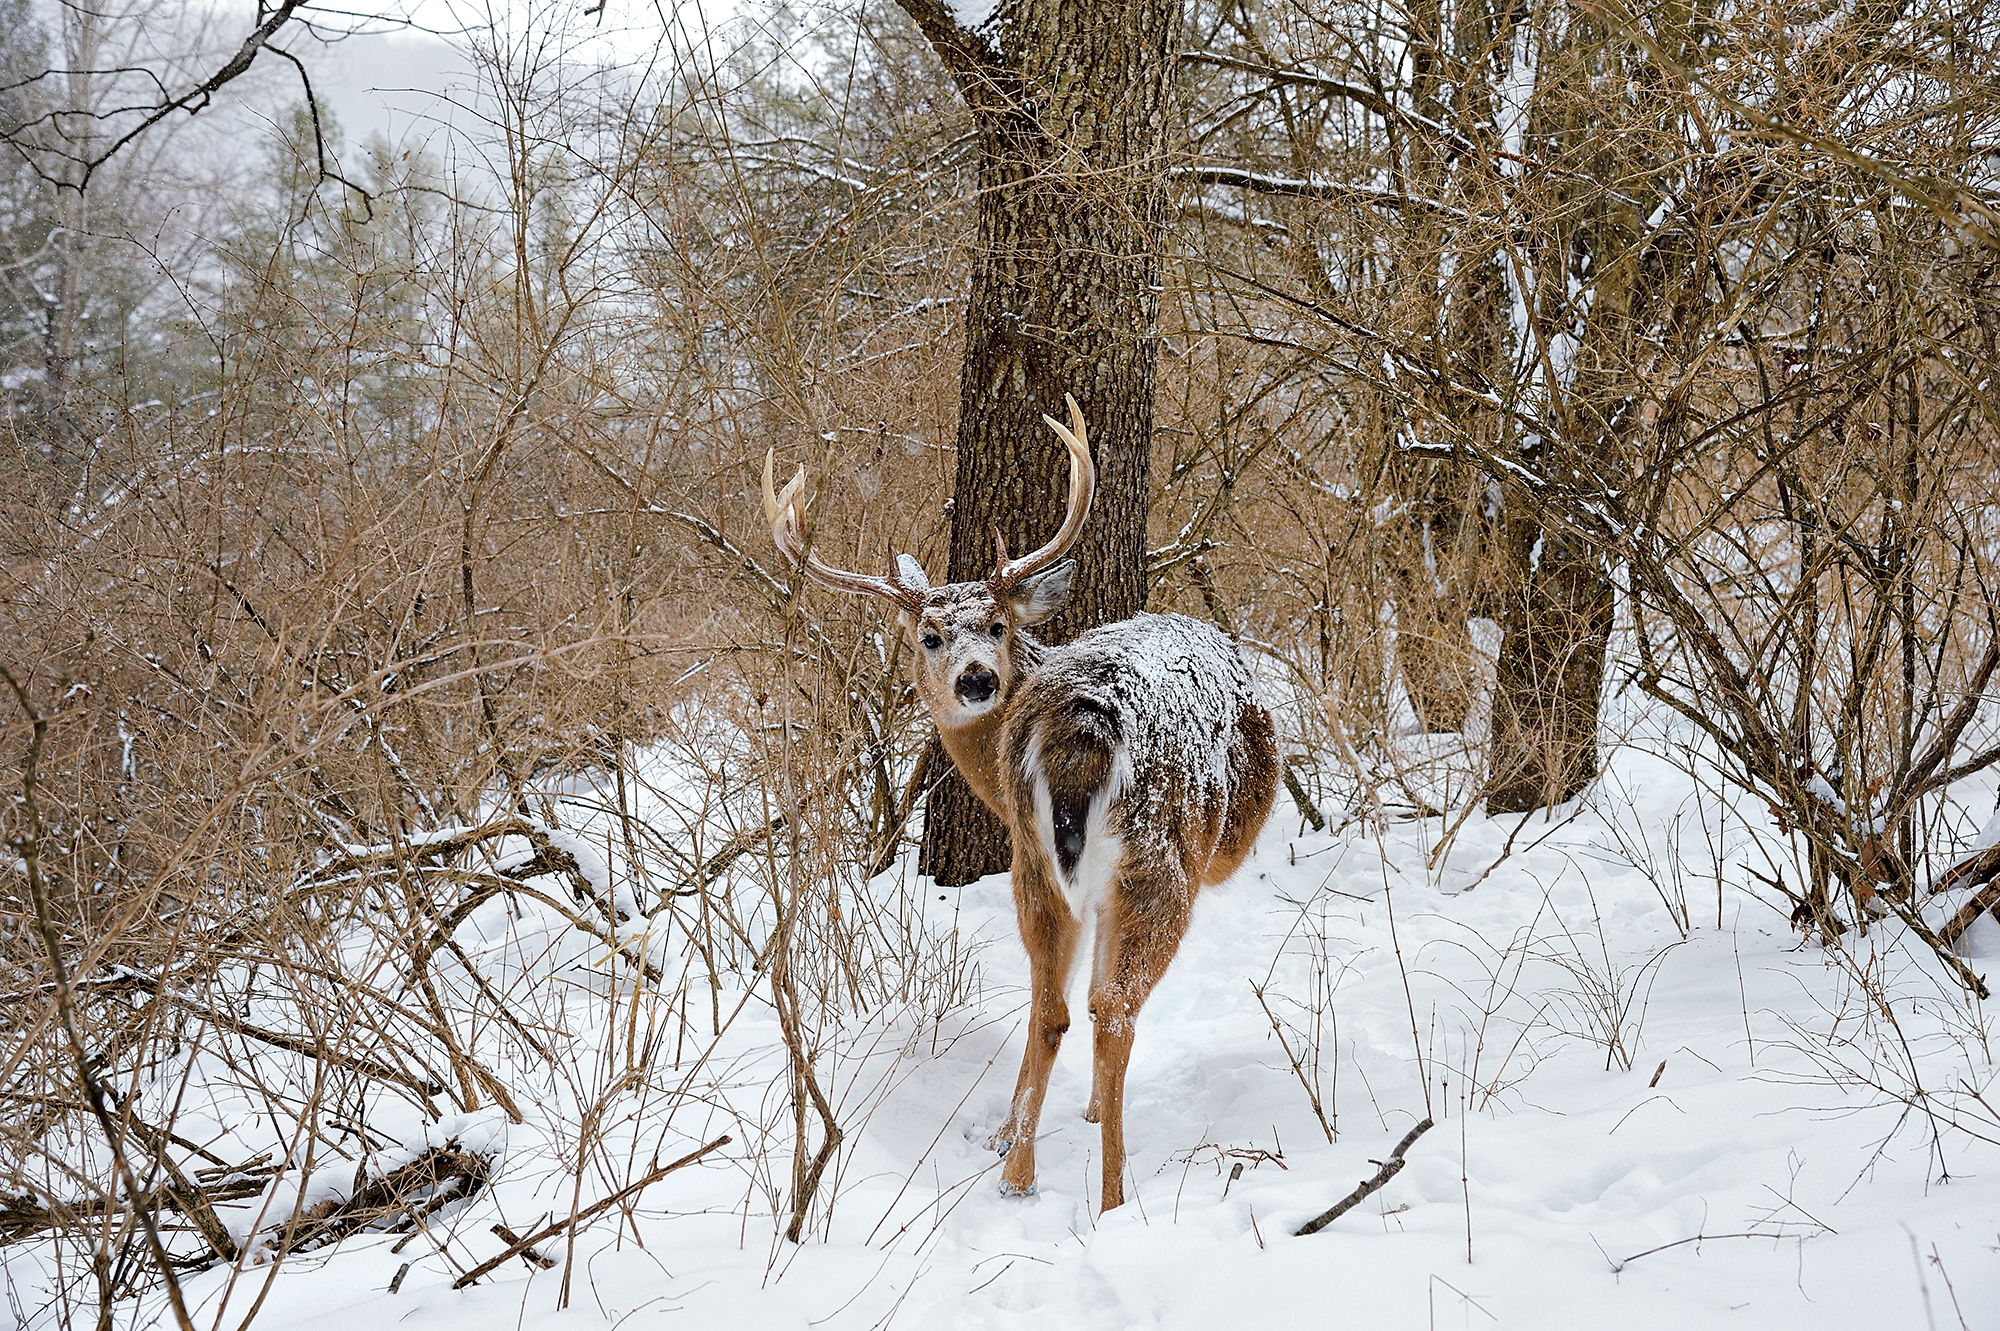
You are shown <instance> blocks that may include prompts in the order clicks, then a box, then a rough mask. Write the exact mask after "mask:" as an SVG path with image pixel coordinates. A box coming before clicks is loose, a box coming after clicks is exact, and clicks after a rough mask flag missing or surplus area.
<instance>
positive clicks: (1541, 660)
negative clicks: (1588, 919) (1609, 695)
mask: <svg viewBox="0 0 2000 1331" xmlns="http://www.w3.org/2000/svg"><path fill="white" fill-rule="evenodd" d="M1507 546H1508V550H1507V553H1508V557H1509V560H1510V562H1511V564H1512V565H1513V567H1512V570H1511V572H1512V574H1513V576H1512V577H1511V578H1510V580H1509V582H1510V585H1509V588H1508V591H1507V595H1506V620H1505V623H1504V624H1503V625H1502V628H1503V631H1504V633H1505V636H1504V637H1503V638H1502V639H1501V641H1500V659H1499V661H1498V662H1497V663H1496V665H1495V670H1494V674H1495V679H1494V690H1493V741H1492V761H1491V763H1490V764H1489V767H1488V777H1487V787H1486V807H1487V809H1488V811H1489V812H1492V813H1526V812H1527V811H1528V810H1530V809H1537V808H1541V807H1543V806H1544V805H1550V804H1560V803H1562V802H1563V801H1564V800H1566V799H1570V798H1572V797H1574V796H1576V795H1577V794H1579V793H1581V792H1582V791H1583V790H1584V788H1585V787H1587V786H1589V785H1590V783H1591V782H1592V781H1594V780H1596V778H1597V702H1598V697H1599V695H1600V694H1601V693H1602V692H1603V689H1604V653H1605V647H1606V643H1607V641H1608V639H1609V637H1610V634H1611V618H1612V609H1613V602H1612V588H1611V581H1610V579H1609V578H1607V577H1606V576H1605V574H1604V569H1603V566H1602V563H1601V560H1600V559H1599V557H1598V556H1597V554H1596V553H1595V552H1594V551H1593V550H1592V549H1591V547H1590V545H1589V543H1587V542H1585V541H1582V540H1579V539H1577V538H1576V537H1573V536H1569V535H1566V534H1564V533H1561V532H1558V531H1553V530H1547V529H1545V528H1543V527H1542V525H1541V523H1540V522H1539V521H1538V520H1536V519H1535V518H1532V517H1516V518H1513V519H1511V520H1510V521H1509V522H1508V524H1507Z"/></svg>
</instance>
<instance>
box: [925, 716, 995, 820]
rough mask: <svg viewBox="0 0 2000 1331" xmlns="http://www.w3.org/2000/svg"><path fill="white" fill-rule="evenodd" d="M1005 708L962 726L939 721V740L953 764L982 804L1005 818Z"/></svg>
mask: <svg viewBox="0 0 2000 1331" xmlns="http://www.w3.org/2000/svg"><path fill="white" fill-rule="evenodd" d="M1006 714H1007V709H1006V708H1005V707H995V708H994V709H993V710H992V711H990V712H988V713H987V714H986V715H984V716H982V717H980V718H979V719H978V720H977V721H972V722H968V723H967V724H965V725H962V726H948V725H945V724H944V723H942V722H940V723H939V724H938V739H939V740H940V741H942V742H943V744H944V751H945V752H946V753H948V754H950V755H951V761H952V764H953V766H955V767H957V768H958V771H959V774H960V775H961V776H963V777H964V778H965V784H967V785H968V786H971V787H972V793H973V794H975V795H977V796H979V800H980V803H982V804H984V805H985V806H986V807H987V808H989V809H991V810H993V812H995V813H997V814H1000V815H1001V816H1002V817H1005V816H1006V815H1005V813H1004V812H1003V811H1002V810H1001V808H1000V725H1001V721H1002V719H1003V718H1004V717H1005V716H1006Z"/></svg>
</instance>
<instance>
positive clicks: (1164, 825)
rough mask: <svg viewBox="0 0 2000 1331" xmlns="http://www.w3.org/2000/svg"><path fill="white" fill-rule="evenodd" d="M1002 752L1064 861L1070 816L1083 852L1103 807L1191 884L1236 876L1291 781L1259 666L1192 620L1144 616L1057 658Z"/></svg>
mask: <svg viewBox="0 0 2000 1331" xmlns="http://www.w3.org/2000/svg"><path fill="white" fill-rule="evenodd" d="M1001 744H1002V754H1003V763H1004V765H1003V771H1005V772H1007V773H1008V776H1009V778H1010V779H1009V780H1008V781H1007V783H1006V784H1007V785H1009V786H1010V787H1012V790H1011V791H1010V795H1011V796H1012V798H1013V800H1014V802H1015V804H1016V807H1017V810H1018V811H1019V814H1028V813H1030V812H1031V811H1033V812H1034V813H1035V814H1037V815H1038V816H1039V817H1040V818H1042V819H1045V820H1048V821H1049V822H1050V823H1051V826H1050V827H1049V828H1046V829H1043V830H1044V833H1045V836H1046V837H1047V844H1048V845H1049V846H1050V847H1052V848H1053V849H1054V850H1055V851H1056V854H1057V857H1058V858H1059V859H1060V860H1065V861H1068V860H1071V859H1072V857H1071V856H1069V855H1065V854H1064V853H1063V852H1064V849H1065V846H1066V841H1065V836H1066V822H1065V820H1066V813H1065V810H1066V808H1067V809H1068V815H1067V818H1068V822H1069V823H1071V824H1074V827H1073V828H1070V829H1069V831H1068V834H1069V835H1070V836H1073V837H1074V839H1075V847H1076V849H1077V850H1078V851H1079V852H1080V850H1081V847H1082V845H1083V841H1082V837H1083V825H1084V822H1085V821H1087V820H1089V819H1090V817H1091V816H1092V815H1090V813H1089V812H1088V811H1089V809H1090V807H1091V806H1093V805H1094V806H1096V807H1097V808H1098V809H1099V810H1101V816H1102V817H1103V818H1104V819H1107V820H1108V821H1107V822H1106V824H1105V830H1106V831H1108V832H1110V833H1112V834H1114V835H1117V836H1118V837H1120V838H1121V839H1122V842H1123V844H1124V846H1125V852H1126V853H1125V857H1126V858H1127V859H1128V860H1132V861H1135V862H1139V861H1143V862H1145V863H1163V864H1169V865H1174V866H1177V867H1178V869H1179V871H1180V874H1181V876H1183V877H1184V878H1185V879H1187V880H1188V882H1189V886H1200V885H1202V884H1206V883H1215V882H1219V881H1221V880H1222V879H1223V878H1226V877H1227V876H1228V875H1229V874H1230V872H1232V871H1233V870H1234V869H1235V868H1236V866H1237V864H1239V863H1240V862H1241V861H1242V858H1243V856H1244V855H1245V854H1247V853H1248V851H1249V848H1250V843H1251V842H1252V841H1254V840H1255V839H1256V835H1257V832H1258V830H1259V829H1260V828H1261V827H1262V826H1263V822H1264V818H1265V815H1267V814H1268V813H1269V812H1270V808H1271V801H1272V796H1273V794H1274V792H1275V789H1276V785H1277V775H1278V766H1277V761H1278V760H1277V750H1276V745H1275V743H1274V741H1273V738H1272V731H1271V719H1270V714H1269V713H1268V712H1266V711H1265V709H1264V706H1263V704H1262V703H1261V702H1260V701H1259V699H1258V697H1257V690H1256V685H1255V683H1254V681H1253V680H1252V677H1251V674H1250V668H1249V666H1248V665H1247V664H1245V662H1244V661H1243V658H1242V656H1241V655H1240V654H1239V653H1238V652H1237V650H1236V644H1235V643H1233V642H1231V641H1230V640H1229V638H1228V637H1227V636H1225V635H1224V634H1222V633H1221V632H1220V631H1218V630H1217V629H1215V628H1212V627H1211V626H1209V625H1207V624H1203V623H1201V622H1200V621H1198V620H1193V619H1189V618H1187V617H1185V616H1183V615H1150V614H1142V615H1137V616H1135V617H1133V618H1131V619H1127V620H1122V621H1120V622H1118V623H1116V624H1106V625H1104V626H1102V627H1100V628H1095V629H1092V630H1090V631H1089V632H1088V633H1085V634H1082V635H1081V636H1079V637H1077V638H1076V639H1075V640H1073V641H1071V642H1069V643H1066V644H1064V645H1062V646H1060V647H1052V648H1048V649H1046V650H1045V651H1044V653H1043V655H1042V658H1041V660H1040V662H1039V664H1038V665H1037V666H1036V667H1035V668H1034V670H1033V671H1032V673H1031V674H1030V676H1029V677H1028V679H1027V680H1026V681H1024V683H1023V685H1022V687H1021V688H1020V690H1019V691H1018V692H1017V694H1016V696H1015V698H1014V699H1013V700H1012V702H1011V703H1010V705H1009V707H1008V714H1007V718H1006V721H1005V723H1004V726H1003V732H1002V739H1001ZM1038 783H1039V785H1040V789H1041V790H1043V791H1045V792H1047V793H1045V794H1043V795H1040V796H1038V795H1037V788H1038ZM1065 800H1067V801H1068V803H1067V805H1066V804H1065ZM1019 825H1020V823H1019V821H1018V815H1017V821H1016V826H1019ZM1134 852H1137V853H1138V854H1137V855H1136V856H1135V855H1134ZM1063 868H1064V871H1065V873H1067V872H1068V870H1069V868H1070V864H1069V863H1065V864H1064V865H1063Z"/></svg>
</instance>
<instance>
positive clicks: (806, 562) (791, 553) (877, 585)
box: [764, 449, 930, 611]
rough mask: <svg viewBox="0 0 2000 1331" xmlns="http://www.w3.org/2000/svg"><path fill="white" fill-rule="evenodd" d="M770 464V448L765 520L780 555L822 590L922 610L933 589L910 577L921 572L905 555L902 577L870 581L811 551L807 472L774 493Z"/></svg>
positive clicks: (900, 564)
mask: <svg viewBox="0 0 2000 1331" xmlns="http://www.w3.org/2000/svg"><path fill="white" fill-rule="evenodd" d="M771 463H772V454H771V452H770V451H769V450H768V449H767V450H766V451H765V453H764V520H765V521H766V522H769V523H770V524H771V540H772V542H773V543H774V544H776V545H777V547H778V551H779V553H780V554H782V555H784V557H785V558H787V559H789V560H791V561H792V563H794V564H796V565H798V567H799V568H801V569H803V570H804V571H805V575H806V576H807V577H809V578H811V579H812V580H813V581H814V582H817V583H819V584H820V585H821V586H822V587H831V588H833V589H834V590H835V591H837V592H851V593H853V594H855V595H858V596H859V595H865V596H879V597H881V598H882V599H883V600H885V601H887V602H889V603H890V604H891V605H894V606H895V607H896V608H897V609H899V610H909V611H915V610H917V609H919V608H921V607H922V605H923V603H924V593H925V592H927V591H929V590H930V586H929V584H928V583H924V582H919V581H917V580H916V579H915V578H912V577H910V576H908V575H909V574H910V573H911V571H912V570H915V571H916V572H917V573H918V575H919V576H921V572H922V570H921V569H917V566H916V561H915V560H913V559H909V558H908V557H907V556H905V557H904V559H902V560H899V561H898V567H899V568H900V569H901V570H902V572H903V576H899V577H895V578H871V577H869V576H868V575H867V574H865V573H850V572H849V571H848V570H846V569H844V568H835V567H834V566H833V565H831V564H829V563H827V562H826V561H825V560H823V559H821V558H820V557H819V556H818V555H816V554H814V553H813V552H812V551H811V550H810V549H808V548H807V546H806V538H805V530H804V528H805V499H804V497H803V492H804V490H805V488H806V469H805V468H804V467H800V468H799V469H798V472H797V474H796V475H794V476H793V477H792V479H791V480H790V481H788V482H786V484H785V488H784V489H783V490H782V491H773V490H772V488H771Z"/></svg>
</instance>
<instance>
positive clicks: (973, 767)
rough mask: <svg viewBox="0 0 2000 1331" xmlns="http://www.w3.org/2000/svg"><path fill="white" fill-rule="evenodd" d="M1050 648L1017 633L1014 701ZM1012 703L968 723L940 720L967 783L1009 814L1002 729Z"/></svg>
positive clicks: (996, 810) (944, 739) (985, 801)
mask: <svg viewBox="0 0 2000 1331" xmlns="http://www.w3.org/2000/svg"><path fill="white" fill-rule="evenodd" d="M1045 650H1047V649H1046V648H1045V647H1044V646H1043V644H1042V643H1041V642H1040V641H1039V640H1038V639H1036V638H1035V637H1034V636H1033V635H1032V634H1028V633H1016V634H1015V635H1014V643H1013V675H1014V678H1013V682H1012V683H1011V684H1010V685H1009V687H1008V690H1007V697H1008V700H1009V701H1010V702H1011V700H1012V698H1013V696H1014V691H1015V690H1016V689H1019V688H1020V687H1021V682H1022V680H1024V679H1025V678H1026V677H1027V676H1028V675H1029V674H1031V673H1032V672H1033V671H1034V670H1035V668H1036V667H1037V666H1039V665H1041V663H1042V653H1043V652H1044V651H1045ZM1007 711H1008V704H1007V703H1004V702H1003V703H1002V704H1001V705H1000V706H998V707H995V708H994V709H993V710H991V711H989V712H987V713H986V715H984V716H982V717H980V718H979V719H978V720H977V721H968V722H966V723H965V724H964V725H947V724H946V723H944V722H943V721H939V722H938V739H939V740H940V741H941V742H942V743H943V744H944V751H945V752H946V753H948V754H950V755H951V761H952V764H953V765H954V766H956V767H957V768H958V770H959V773H960V775H962V776H964V778H965V784H967V785H968V786H971V787H972V793H973V794H975V795H977V796H979V801H980V803H982V804H984V805H985V806H986V807H987V808H989V809H991V810H993V812H994V813H996V814H999V815H1000V816H1001V817H1002V818H1005V817H1006V816H1007V813H1006V810H1004V809H1003V808H1001V806H1000V786H1001V782H1000V730H1001V727H1002V726H1003V725H1004V724H1005V722H1006V718H1007Z"/></svg>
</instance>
